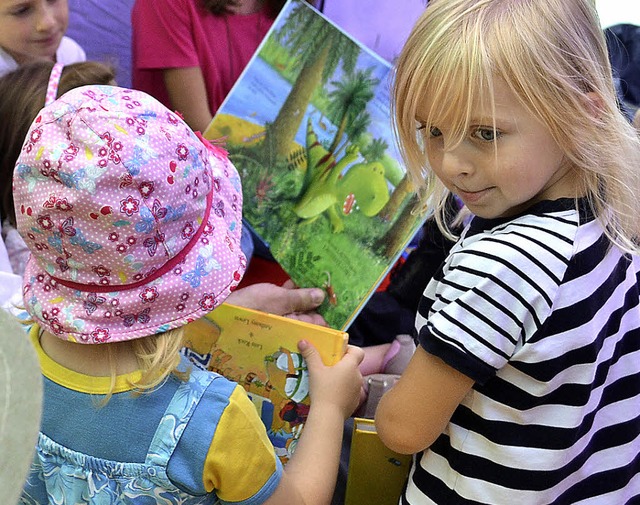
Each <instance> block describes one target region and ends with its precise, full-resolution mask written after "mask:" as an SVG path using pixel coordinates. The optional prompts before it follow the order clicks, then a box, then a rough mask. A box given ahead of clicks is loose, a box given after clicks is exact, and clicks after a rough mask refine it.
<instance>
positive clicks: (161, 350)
mask: <svg viewBox="0 0 640 505" xmlns="http://www.w3.org/2000/svg"><path fill="white" fill-rule="evenodd" d="M123 344H124V345H127V346H128V349H129V350H130V351H131V352H133V354H134V355H135V356H136V360H137V362H138V367H139V370H140V371H141V372H142V376H141V377H140V379H139V380H137V381H135V382H132V383H131V386H133V387H134V388H135V394H144V393H147V392H151V391H153V390H154V389H155V388H156V387H157V386H160V385H162V384H163V383H164V381H165V380H166V379H167V377H169V375H171V374H173V375H175V376H176V377H178V378H179V379H180V380H182V381H186V380H188V379H189V375H190V369H187V370H185V371H178V369H177V367H178V365H179V364H180V349H182V348H183V347H184V326H181V327H180V328H175V329H173V330H169V331H167V332H164V333H158V334H155V335H149V336H148V337H142V338H137V339H134V340H131V341H128V342H124V343H121V342H117V343H115V344H98V345H102V346H104V347H105V350H106V354H107V360H108V362H109V368H110V370H111V387H110V389H109V391H108V393H107V395H106V396H105V397H104V399H102V400H101V401H100V402H99V405H100V406H104V405H106V404H107V403H108V402H109V400H110V399H111V397H112V395H113V392H114V390H115V386H116V377H117V359H116V353H115V352H114V350H113V345H123ZM79 345H83V344H79Z"/></svg>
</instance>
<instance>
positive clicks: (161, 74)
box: [131, 0, 284, 132]
mask: <svg viewBox="0 0 640 505" xmlns="http://www.w3.org/2000/svg"><path fill="white" fill-rule="evenodd" d="M283 4H284V1H282V0H267V1H265V2H261V1H258V0H235V1H233V0H205V1H202V0H177V1H176V0H136V1H135V4H134V6H133V11H132V14H131V21H132V48H133V87H134V88H136V89H140V90H142V91H145V92H147V93H149V94H150V95H152V96H154V97H156V98H157V99H158V100H160V101H161V102H162V103H163V104H165V105H166V106H167V107H169V108H171V109H173V110H179V111H180V112H181V113H182V115H183V116H184V118H185V120H186V121H187V123H188V124H189V126H191V127H192V128H193V129H194V130H199V131H202V132H204V131H205V129H206V128H207V126H208V125H209V123H210V122H211V119H212V118H213V114H214V113H215V112H216V110H217V109H218V107H219V106H220V104H221V103H222V101H223V100H224V98H225V97H226V96H227V93H228V92H229V90H230V89H231V87H232V86H233V84H234V83H235V82H236V80H237V78H238V76H239V75H240V73H241V72H242V70H244V67H245V65H246V64H247V62H248V61H249V59H250V58H251V57H252V56H253V53H254V52H255V50H256V48H257V47H258V45H259V44H260V42H262V39H263V38H264V36H265V35H266V33H267V31H268V30H269V28H270V27H271V24H272V23H273V20H274V19H275V17H276V15H277V14H278V12H279V11H280V8H281V7H282V5H283Z"/></svg>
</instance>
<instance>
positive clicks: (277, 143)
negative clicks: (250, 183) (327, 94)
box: [266, 44, 331, 158]
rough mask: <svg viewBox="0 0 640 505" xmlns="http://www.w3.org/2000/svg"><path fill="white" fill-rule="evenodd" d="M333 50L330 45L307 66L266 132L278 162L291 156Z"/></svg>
mask: <svg viewBox="0 0 640 505" xmlns="http://www.w3.org/2000/svg"><path fill="white" fill-rule="evenodd" d="M330 47H331V45H330V44H328V45H327V46H326V47H325V48H324V49H323V50H322V51H320V52H319V53H318V57H317V58H315V59H313V60H311V61H308V62H307V63H306V64H305V65H304V67H303V68H302V71H301V72H300V75H299V76H298V79H297V80H296V82H295V83H294V85H293V87H292V88H291V92H290V93H289V95H288V96H287V99H286V100H285V102H284V104H283V105H282V108H281V109H280V111H279V112H278V116H277V117H276V119H275V120H274V122H273V123H271V124H270V125H269V126H268V128H267V137H266V142H267V145H268V146H269V147H270V149H271V152H272V153H273V154H274V155H275V156H276V158H284V157H286V156H287V155H288V154H289V151H290V149H291V143H292V142H293V140H294V138H295V136H296V132H297V131H298V128H300V123H301V121H302V118H303V117H304V115H305V112H306V110H307V107H308V105H309V102H310V101H311V96H312V94H313V91H314V89H315V88H316V87H317V86H318V85H319V84H320V83H321V82H322V72H323V70H324V66H325V64H326V61H327V57H328V56H329V49H330Z"/></svg>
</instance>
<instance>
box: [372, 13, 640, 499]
mask: <svg viewBox="0 0 640 505" xmlns="http://www.w3.org/2000/svg"><path fill="white" fill-rule="evenodd" d="M394 104H395V116H396V120H397V128H398V134H399V139H400V143H401V147H402V150H403V154H404V157H405V159H406V161H407V163H408V166H409V168H410V170H411V172H412V174H413V176H414V179H415V180H416V181H422V185H423V187H425V188H429V187H431V183H432V182H433V183H436V184H437V190H436V193H435V194H434V195H433V200H434V203H437V204H438V205H439V207H440V208H441V207H442V206H443V205H444V202H445V201H446V198H447V196H448V194H449V193H455V194H457V195H458V196H459V197H460V198H461V199H462V201H463V202H464V203H465V205H466V207H467V208H468V210H469V211H470V212H471V213H472V214H473V215H474V216H476V217H474V218H473V219H472V221H471V222H470V223H469V225H468V226H467V227H466V228H465V230H464V231H463V232H462V235H461V237H460V239H459V241H458V242H457V244H456V245H455V246H454V247H453V248H452V250H451V252H450V254H449V256H448V258H447V260H446V261H445V263H444V264H443V266H442V269H441V270H440V272H438V273H436V275H435V277H434V279H433V280H432V281H431V282H430V283H429V285H428V286H427V289H426V291H425V293H424V297H423V299H422V301H421V303H420V305H419V308H418V315H417V319H416V330H417V334H418V341H419V347H418V349H417V350H416V353H415V354H414V356H413V358H412V360H411V361H410V363H409V365H408V367H407V369H406V371H405V372H404V374H403V375H402V378H401V379H400V380H399V382H398V383H397V384H396V385H395V386H394V387H393V388H392V389H391V390H390V391H389V392H388V393H387V394H386V395H385V396H384V397H383V398H382V401H381V403H380V405H379V408H378V411H377V414H376V426H377V428H378V432H379V434H380V437H381V438H382V439H383V441H384V442H385V443H386V444H387V445H388V446H389V447H390V448H392V449H395V450H397V451H400V452H404V453H417V454H416V456H415V458H414V465H413V470H412V472H411V474H410V478H409V482H408V485H407V488H406V489H405V491H404V496H403V499H402V503H443V504H445V503H446V504H448V503H478V502H482V503H493V504H504V503H519V504H526V503H536V504H539V503H578V502H580V503H583V502H587V501H588V502H589V503H602V504H610V503H630V502H633V501H636V500H637V497H638V496H640V484H638V480H637V474H638V468H639V467H638V463H637V457H638V453H639V452H640V414H639V412H638V409H637V408H636V405H637V404H638V400H639V397H640V378H639V376H638V367H637V362H638V342H639V341H640V331H639V328H640V312H639V311H638V304H639V300H640V290H639V289H638V274H639V272H640V260H639V258H638V255H637V253H638V237H639V236H640V222H639V221H638V218H637V216H638V215H639V210H640V209H639V208H638V206H639V202H638V197H637V195H638V194H640V187H639V171H640V144H639V140H638V136H637V132H636V131H634V129H633V127H632V126H631V125H630V124H629V122H628V121H627V120H626V119H625V117H624V116H623V115H622V114H621V112H620V110H619V109H618V107H617V101H616V95H615V90H614V86H613V82H612V75H611V67H610V65H609V61H608V59H607V48H606V45H605V42H604V37H603V33H602V30H601V28H600V25H599V22H598V18H597V14H596V12H595V8H594V2H592V1H591V0H566V1H563V2H558V1H555V0H536V1H527V2H513V1H509V0H492V1H478V0H432V1H430V2H429V6H428V7H427V9H426V12H425V14H424V15H423V16H422V17H421V18H420V20H419V21H418V23H417V24H416V26H415V28H414V30H413V31H412V33H411V35H410V37H409V39H408V41H407V44H406V46H405V48H404V49H403V51H402V53H401V55H400V58H399V61H398V67H397V74H396V82H395V90H394ZM416 128H417V129H418V134H416ZM441 221H443V219H442V218H441Z"/></svg>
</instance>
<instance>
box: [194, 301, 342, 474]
mask: <svg viewBox="0 0 640 505" xmlns="http://www.w3.org/2000/svg"><path fill="white" fill-rule="evenodd" d="M185 332H186V334H185V336H186V346H187V348H186V350H185V352H186V354H187V356H188V357H189V358H190V359H191V360H192V361H193V362H195V363H199V364H200V365H201V366H202V367H203V368H206V369H208V370H212V371H214V372H217V373H219V374H220V375H223V376H225V377H226V378H227V379H230V380H233V381H235V382H237V383H238V384H240V385H241V386H243V387H244V388H245V390H246V391H247V393H248V394H249V398H250V399H251V401H252V402H253V404H254V405H255V407H256V409H257V411H258V414H259V415H260V418H261V419H262V422H263V423H264V424H265V427H266V428H267V435H268V436H269V439H270V440H271V443H272V444H273V446H274V447H275V449H276V453H277V455H278V457H279V458H280V460H281V461H282V462H283V463H286V462H287V461H288V460H289V458H290V457H291V454H292V453H293V451H294V450H295V447H296V444H297V441H298V439H299V437H300V434H301V432H302V429H303V427H304V424H305V421H306V418H307V414H308V412H309V395H308V392H309V375H308V372H307V365H306V362H305V361H304V359H303V358H302V355H301V354H300V353H299V351H298V341H299V340H302V339H305V340H307V341H309V342H311V343H312V344H313V345H314V346H315V347H316V348H317V349H318V352H319V354H320V356H321V357H322V361H323V362H324V364H325V365H328V366H329V365H333V364H335V363H337V362H338V361H340V359H341V358H342V356H343V355H344V353H345V351H346V348H347V340H348V336H347V334H346V333H345V332H343V331H340V330H335V329H333V328H328V327H325V326H319V325H315V324H309V323H305V322H303V321H298V320H295V319H290V318H285V317H282V316H276V315H273V314H268V313H265V312H261V311H257V310H252V309H247V308H244V307H238V306H235V305H230V304H228V303H223V304H221V305H220V306H218V307H217V308H216V309H215V310H213V311H212V312H210V313H209V314H207V315H206V316H205V317H203V318H201V319H198V320H196V321H193V322H192V323H189V324H188V325H187V326H186V327H185Z"/></svg>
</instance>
